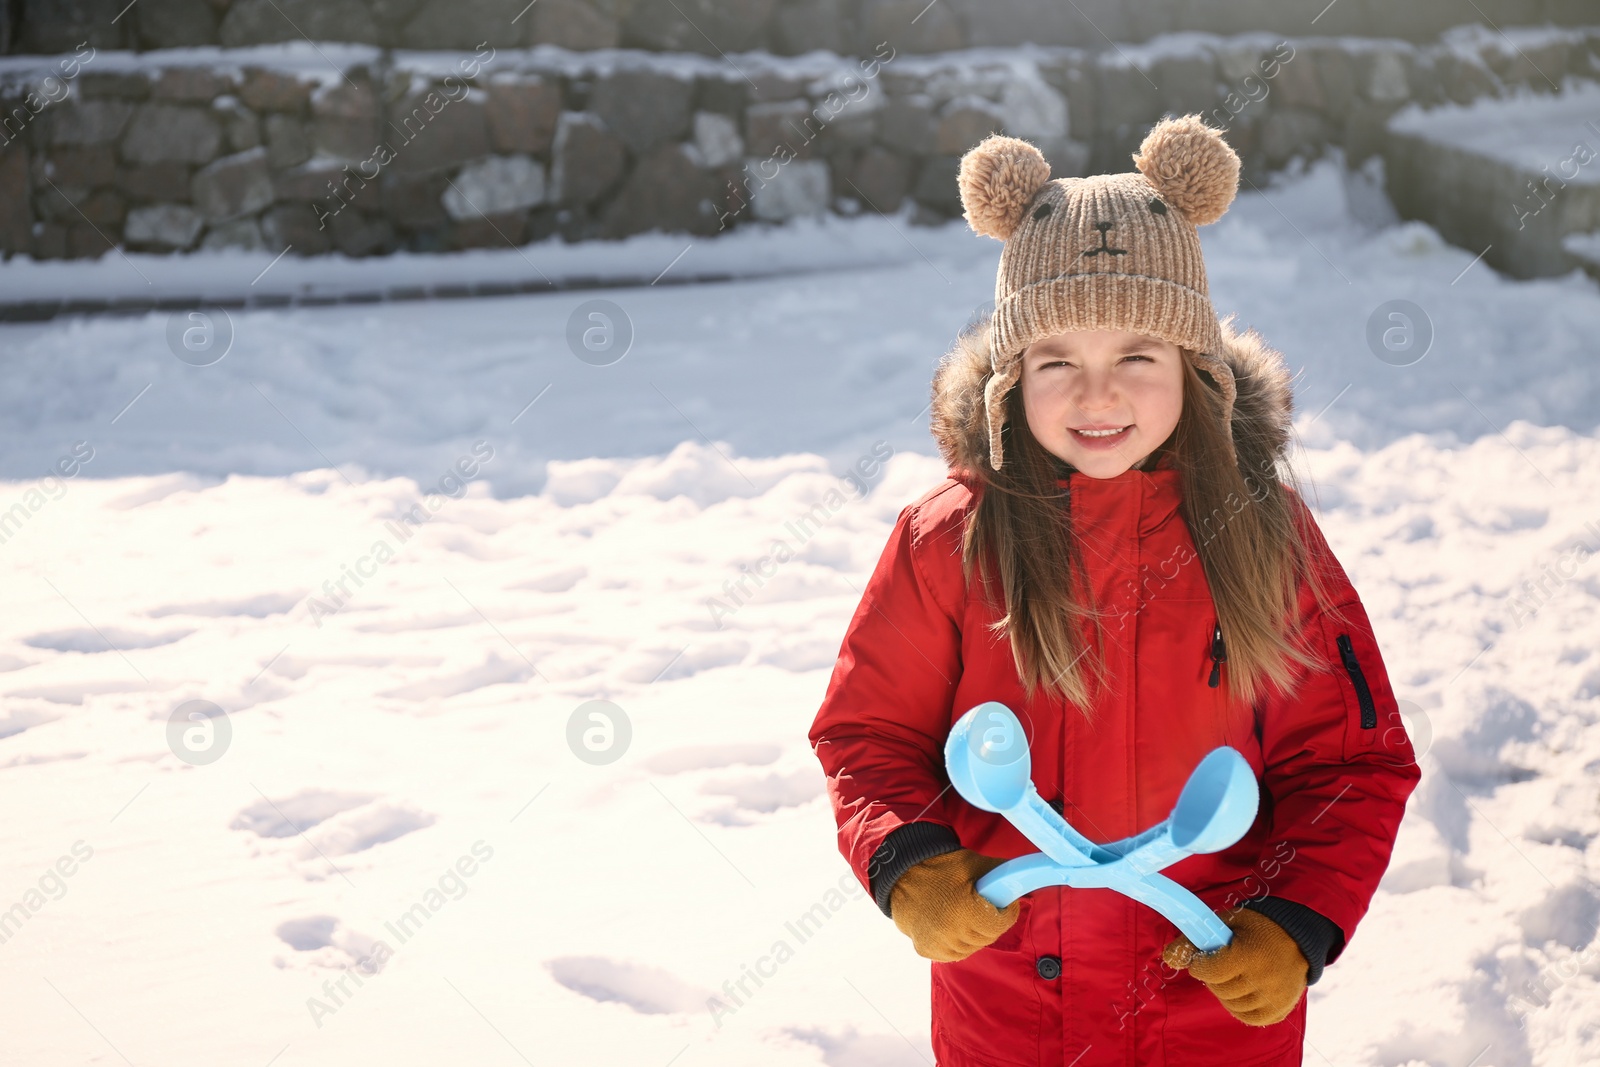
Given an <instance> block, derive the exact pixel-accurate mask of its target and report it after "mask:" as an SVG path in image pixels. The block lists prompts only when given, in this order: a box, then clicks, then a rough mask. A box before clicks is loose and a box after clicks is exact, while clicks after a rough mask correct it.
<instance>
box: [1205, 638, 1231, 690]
mask: <svg viewBox="0 0 1600 1067" xmlns="http://www.w3.org/2000/svg"><path fill="white" fill-rule="evenodd" d="M1227 658H1228V648H1227V646H1226V645H1224V644H1223V643H1222V623H1220V622H1219V623H1217V624H1216V628H1215V629H1214V630H1212V631H1211V677H1210V678H1208V679H1206V684H1207V685H1209V686H1210V687H1211V688H1213V689H1215V688H1216V687H1217V686H1218V685H1219V684H1220V683H1221V682H1222V664H1223V662H1224V661H1225V660H1226V659H1227Z"/></svg>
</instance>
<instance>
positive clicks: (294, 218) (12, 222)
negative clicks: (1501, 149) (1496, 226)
mask: <svg viewBox="0 0 1600 1067" xmlns="http://www.w3.org/2000/svg"><path fill="white" fill-rule="evenodd" d="M143 2H144V0H141V6H142V4H143ZM547 2H548V0H540V3H541V5H542V4H544V3H547ZM1511 33H1512V41H1510V42H1508V40H1507V39H1506V38H1504V37H1502V36H1501V35H1499V34H1496V33H1493V32H1490V31H1487V30H1482V29H1478V28H1475V27H1469V28H1462V29H1458V30H1455V31H1451V32H1450V33H1448V34H1446V35H1445V36H1444V37H1443V38H1442V39H1440V40H1438V41H1435V42H1432V43H1429V44H1426V45H1411V44H1407V43H1405V42H1402V41H1399V40H1370V39H1358V38H1333V37H1318V38H1278V37H1273V36H1271V35H1261V34H1254V35H1245V36H1239V37H1216V36H1212V35H1203V34H1184V35H1175V36H1170V37H1166V38H1159V39H1157V40H1155V41H1152V42H1148V43H1147V44H1144V45H1137V46H1135V45H1129V46H1122V47H1117V48H1108V49H1105V50H1102V51H1095V52H1091V51H1085V50H1081V49H1073V48H1028V49H977V50H965V51H960V52H953V53H945V54H939V55H932V56H922V55H912V54H908V53H903V52H900V51H898V50H896V49H895V48H894V47H893V46H892V45H890V44H888V43H887V42H880V43H879V44H878V45H877V46H875V48H874V49H871V50H868V52H867V54H865V55H864V56H863V57H861V58H841V57H838V56H834V55H829V54H824V53H812V54H809V55H806V56H799V57H774V56H761V55H746V54H741V55H738V56H734V57H731V58H727V59H724V58H715V59H714V58H711V57H703V56H698V55H672V56H667V55H654V54H650V53H645V52H637V51H616V50H612V51H596V52H573V51H569V50H564V49H556V48H551V47H548V46H544V47H540V48H536V49H520V50H514V51H508V50H502V49H496V48H494V47H493V46H484V47H480V48H478V49H476V50H474V51H459V52H429V53H413V52H395V51H386V50H381V49H378V48H374V47H369V46H353V45H345V46H340V45H331V44H324V45H316V46H312V45H310V44H309V43H307V42H302V43H301V44H299V45H284V46H271V47H261V48H255V49H216V48H209V49H206V48H202V49H185V50H181V51H168V52H155V53H147V54H133V53H127V52H107V51H102V50H97V49H96V48H95V47H94V46H92V45H85V46H83V47H80V48H78V49H76V50H74V51H70V52H67V53H65V54H63V55H58V56H52V57H12V58H9V59H5V60H0V108H3V111H0V250H3V251H4V252H5V253H6V254H7V255H15V254H27V255H31V256H34V257H36V258H42V259H53V258H63V257H74V258H75V257H90V256H99V255H102V254H104V253H105V252H106V251H107V250H108V249H110V248H111V247H113V246H118V247H121V248H125V249H132V250H143V251H182V250H189V249H195V248H226V247H242V248H256V249H266V250H268V251H273V252H276V251H278V250H282V249H285V248H289V249H291V251H292V254H295V255H314V254H319V253H325V252H329V251H339V252H342V253H345V254H347V255H351V256H362V255H374V254H384V253H388V252H393V251H397V250H412V251H419V252H427V251H440V250H451V249H461V248H472V247H505V246H507V245H508V244H509V245H521V244H524V243H526V242H528V241H532V240H537V239H540V238H544V237H548V236H551V235H560V236H561V237H564V238H566V239H570V240H578V239H585V238H594V237H599V238H614V237H622V236H626V235H628V234H632V233H638V232H642V231H646V230H651V229H662V230H667V231H675V232H683V233H690V234H703V235H710V234H715V233H717V232H719V231H721V230H724V229H726V228H728V227H730V226H742V225H749V224H752V223H757V222H766V221H779V220H784V219H789V218H793V217H796V216H801V215H809V214H815V213H819V212H824V211H835V212H840V213H845V214H849V213H853V212H858V211H881V212H895V211H897V210H900V209H902V208H903V207H908V210H910V211H911V213H912V216H913V221H920V220H938V219H941V218H945V217H949V216H953V215H956V214H958V213H959V205H958V203H957V199H956V184H955V172H956V165H957V161H958V159H959V157H960V155H961V153H962V152H964V151H965V150H966V149H967V148H969V147H970V146H971V145H973V144H974V143H976V142H977V141H978V140H980V139H981V138H982V137H983V136H984V135H986V134H988V133H989V132H991V131H1003V132H1009V133H1013V134H1015V135H1018V136H1022V137H1027V138H1029V139H1030V140H1033V141H1034V142H1035V143H1037V144H1039V145H1040V146H1041V147H1042V148H1043V149H1044V151H1045V153H1046V156H1047V158H1049V159H1050V160H1051V161H1052V163H1053V164H1054V165H1055V167H1056V171H1057V174H1058V176H1059V175H1066V174H1079V173H1089V172H1098V171H1103V170H1126V169H1129V167H1130V166H1131V164H1130V161H1129V155H1130V153H1131V152H1132V151H1133V149H1134V148H1135V147H1136V146H1137V144H1138V142H1139V140H1140V139H1141V138H1142V136H1143V134H1144V132H1145V130H1147V129H1148V127H1149V126H1150V124H1151V123H1153V122H1154V121H1155V120H1156V119H1158V118H1159V117H1160V116H1161V115H1162V114H1164V113H1183V112H1188V111H1199V112H1202V113H1203V114H1205V115H1206V117H1207V118H1208V119H1209V120H1210V121H1211V122H1212V123H1213V124H1214V125H1217V126H1220V127H1225V128H1227V130H1228V138H1229V140H1230V142H1231V143H1232V144H1234V146H1235V147H1236V148H1237V149H1238V150H1239V152H1240V153H1241V155H1242V156H1243V157H1244V159H1245V162H1246V168H1247V169H1246V172H1245V175H1246V178H1247V179H1249V180H1251V181H1257V182H1259V181H1260V180H1261V177H1262V176H1263V175H1264V174H1265V173H1267V172H1268V171H1270V170H1272V169H1275V168H1278V167H1281V166H1283V165H1284V164H1285V163H1286V162H1288V161H1289V160H1290V159H1291V158H1293V157H1295V156H1297V155H1298V156H1306V157H1310V156H1315V155H1317V154H1319V153H1320V152H1322V151H1324V150H1325V149H1326V148H1327V146H1329V145H1332V144H1338V145H1342V146H1344V148H1345V151H1346V153H1347V156H1348V157H1349V159H1350V161H1351V162H1358V161H1360V160H1361V159H1363V158H1365V157H1366V156H1368V155H1371V154H1372V153H1373V152H1375V151H1377V150H1379V149H1380V148H1381V146H1382V138H1383V136H1384V123H1385V121H1386V120H1387V119H1388V117H1389V116H1390V115H1391V114H1393V112H1394V111H1395V110H1396V109H1398V108H1400V107H1401V106H1403V105H1404V104H1406V103H1408V102H1412V101H1416V102H1419V103H1422V104H1424V105H1427V104H1434V103H1440V102H1444V101H1455V102H1466V101H1470V100H1473V99H1477V98H1479V97H1484V96H1498V95H1503V94H1505V93H1507V92H1510V91H1512V90H1513V89H1518V88H1520V87H1529V88H1531V89H1533V90H1535V91H1543V92H1551V91H1553V90H1554V85H1555V83H1558V82H1560V81H1561V80H1562V79H1563V78H1565V77H1580V78H1594V77H1595V76H1596V74H1597V72H1600V27H1595V28H1589V29H1581V28H1580V29H1572V30H1563V29H1557V28H1545V29H1542V30H1520V31H1511Z"/></svg>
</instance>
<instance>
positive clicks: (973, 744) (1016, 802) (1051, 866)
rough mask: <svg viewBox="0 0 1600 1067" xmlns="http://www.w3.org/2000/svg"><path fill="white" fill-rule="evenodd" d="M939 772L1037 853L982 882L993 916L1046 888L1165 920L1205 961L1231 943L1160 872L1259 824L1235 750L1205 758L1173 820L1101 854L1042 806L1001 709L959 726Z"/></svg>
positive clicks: (984, 707)
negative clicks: (1089, 893)
mask: <svg viewBox="0 0 1600 1067" xmlns="http://www.w3.org/2000/svg"><path fill="white" fill-rule="evenodd" d="M944 762H945V768H946V769H947V770H948V771H949V773H950V782H951V784H952V785H954V786H955V787H956V792H958V793H960V794H961V795H962V796H963V797H965V798H966V800H967V802H968V803H969V804H971V805H973V806H974V807H977V808H982V809H983V810H984V811H992V812H995V813H997V814H1000V815H1004V816H1005V817H1006V819H1007V820H1009V821H1010V822H1011V824H1012V825H1013V826H1015V827H1016V828H1017V829H1018V830H1020V831H1022V834H1023V836H1025V837H1026V838H1027V839H1028V840H1029V841H1032V842H1033V843H1034V844H1035V845H1038V846H1039V851H1038V852H1036V853H1034V854H1032V855H1030V856H1021V857H1019V858H1017V859H1014V860H1007V861H1006V862H1005V863H1002V864H1000V866H998V867H996V868H995V869H994V870H992V871H990V872H989V873H988V874H986V875H984V876H983V877H982V878H980V879H978V884H977V890H978V893H979V894H980V895H981V896H982V897H983V898H984V899H985V900H987V901H988V902H989V903H991V904H993V905H994V906H995V907H997V908H1003V907H1005V906H1006V905H1008V904H1010V903H1011V902H1012V901H1013V900H1016V899H1017V898H1018V897H1020V896H1022V895H1023V894H1025V893H1031V892H1033V891H1034V890H1035V889H1042V888H1044V887H1045V886H1049V885H1065V886H1072V887H1074V888H1078V889H1091V888H1092V889H1115V890H1116V891H1117V892H1119V893H1122V894H1123V895H1125V896H1129V897H1132V898H1133V899H1134V900H1137V901H1139V902H1140V903H1141V904H1147V905H1149V906H1150V907H1152V908H1154V909H1155V910H1156V911H1159V912H1160V913H1161V914H1162V915H1165V916H1166V917H1167V918H1168V919H1171V920H1172V922H1173V925H1175V926H1177V928H1178V929H1179V930H1181V931H1183V933H1184V934H1185V936H1187V937H1188V938H1189V940H1190V941H1192V942H1194V946H1195V948H1197V949H1199V950H1200V951H1202V952H1211V951H1213V950H1215V949H1219V948H1221V947H1222V946H1223V945H1226V944H1227V943H1228V942H1229V941H1230V940H1231V939H1232V936H1233V934H1232V931H1230V930H1229V929H1228V927H1227V925H1226V924H1225V923H1223V921H1222V920H1221V919H1219V918H1218V917H1217V915H1216V913H1215V912H1213V911H1212V910H1211V909H1210V908H1209V907H1208V906H1207V905H1206V904H1205V903H1204V902H1203V901H1201V899H1200V898H1199V897H1197V896H1195V895H1194V894H1193V893H1191V892H1190V891H1189V890H1187V889H1185V888H1184V887H1183V886H1181V885H1179V884H1178V883H1177V882H1174V881H1173V880H1172V879H1170V878H1168V877H1167V876H1166V875H1164V874H1161V873H1159V872H1160V871H1161V869H1162V868H1164V867H1169V866H1171V865H1172V864H1174V863H1176V862H1178V861H1179V860H1181V859H1183V858H1184V857H1185V856H1191V855H1194V854H1196V853H1204V852H1218V851H1221V850H1222V849H1225V848H1227V847H1228V846H1229V845H1231V844H1233V843H1234V842H1235V841H1238V840H1239V838H1241V837H1243V836H1244V835H1245V832H1246V831H1247V830H1249V829H1250V824H1251V823H1253V822H1255V819H1256V806H1257V804H1258V803H1259V802H1260V787H1259V786H1258V784H1257V783H1256V776H1255V773H1254V772H1253V771H1251V769H1250V764H1249V763H1247V762H1246V761H1245V758H1244V756H1242V755H1240V754H1239V752H1238V750H1237V749H1233V748H1229V747H1228V746H1226V745H1224V746H1222V747H1221V748H1215V749H1212V750H1211V751H1210V752H1209V753H1207V754H1206V757H1205V758H1204V759H1202V760H1201V761H1200V763H1199V765H1198V766H1196V767H1195V769H1194V771H1193V773H1191V774H1190V775H1189V781H1188V782H1187V783H1186V784H1185V785H1184V787H1183V792H1182V793H1180V794H1179V795H1178V803H1177V804H1176V805H1175V806H1174V807H1173V809H1172V815H1171V816H1170V817H1168V818H1166V819H1164V820H1162V821H1161V822H1160V823H1158V824H1157V825H1155V826H1152V827H1151V828H1150V829H1148V830H1146V831H1144V832H1143V833H1140V834H1135V835H1134V836H1132V837H1125V838H1123V839H1122V840H1121V841H1114V842H1112V843H1110V844H1104V845H1101V844H1096V843H1095V842H1093V841H1090V840H1089V839H1088V838H1087V837H1084V836H1083V835H1082V834H1080V833H1079V832H1078V831H1077V830H1075V829H1073V827H1072V825H1071V824H1070V823H1068V822H1067V821H1066V819H1064V818H1062V817H1061V816H1060V815H1057V814H1056V811H1055V809H1054V808H1052V807H1051V806H1050V805H1049V804H1046V803H1045V802H1044V798H1042V797H1040V796H1039V792H1038V790H1037V789H1035V788H1034V786H1033V778H1032V773H1031V772H1032V760H1031V759H1030V757H1029V754H1028V739H1027V736H1026V735H1025V734H1024V733H1023V732H1022V723H1021V722H1019V721H1018V720H1017V717H1016V715H1015V714H1013V713H1012V711H1011V709H1010V708H1008V707H1006V706H1005V705H1004V704H1001V703H999V702H997V701H992V700H991V701H989V702H988V703H985V704H979V705H978V706H977V707H975V708H973V709H972V710H971V711H969V712H967V713H966V714H965V715H963V716H961V718H960V719H959V720H957V722H956V724H955V726H954V727H953V728H952V729H951V730H950V736H949V738H948V739H947V740H946V741H945V745H944Z"/></svg>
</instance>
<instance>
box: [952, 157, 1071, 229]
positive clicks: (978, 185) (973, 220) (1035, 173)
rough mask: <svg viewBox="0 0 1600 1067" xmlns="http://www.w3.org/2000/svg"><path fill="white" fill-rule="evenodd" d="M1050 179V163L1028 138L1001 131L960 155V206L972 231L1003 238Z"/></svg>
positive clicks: (1016, 223)
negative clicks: (1003, 134)
mask: <svg viewBox="0 0 1600 1067" xmlns="http://www.w3.org/2000/svg"><path fill="white" fill-rule="evenodd" d="M1049 180H1050V164H1048V163H1046V162H1045V159H1044V155H1043V154H1042V153H1040V151H1039V150H1038V149H1037V148H1035V147H1033V145H1031V144H1029V143H1028V142H1027V141H1023V140H1019V139H1018V138H1016V137H1002V136H999V135H998V134H995V135H991V136H989V137H986V138H984V139H983V141H981V142H980V143H979V144H978V146H977V147H976V148H974V149H972V150H971V151H970V152H968V153H967V154H966V155H964V156H962V157H961V173H960V174H959V175H958V176H957V179H956V181H957V182H958V183H959V184H960V186H961V206H962V208H964V209H965V211H966V215H967V223H968V224H969V225H970V226H971V227H972V229H973V231H974V232H976V233H980V234H982V235H983V236H985V237H995V238H998V239H1000V240H1002V241H1004V240H1005V239H1006V238H1008V237H1010V236H1011V235H1012V233H1013V232H1015V231H1016V228H1017V226H1018V225H1020V224H1021V222H1022V213H1023V212H1024V211H1026V210H1027V207H1028V201H1030V200H1032V199H1033V196H1034V194H1035V193H1037V192H1038V191H1039V189H1040V187H1041V186H1043V185H1044V183H1045V182H1047V181H1049Z"/></svg>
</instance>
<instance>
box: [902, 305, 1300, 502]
mask: <svg viewBox="0 0 1600 1067" xmlns="http://www.w3.org/2000/svg"><path fill="white" fill-rule="evenodd" d="M1218 325H1219V326H1220V327H1221V329H1222V339H1223V342H1224V344H1223V350H1222V352H1221V353H1219V354H1220V355H1221V357H1222V359H1223V360H1224V361H1225V362H1226V363H1227V364H1228V366H1229V367H1230V368H1232V370H1233V378H1234V382H1235V384H1236V386H1237V388H1238V398H1237V399H1236V400H1235V401H1234V407H1233V442H1234V448H1235V450H1236V451H1237V452H1238V456H1239V468H1240V469H1241V470H1244V471H1251V470H1266V469H1270V467H1269V466H1267V465H1268V464H1273V463H1276V461H1278V460H1279V459H1282V458H1283V457H1284V455H1285V454H1286V453H1287V452H1288V447H1289V430H1290V426H1291V424H1292V422H1293V419H1294V390H1293V389H1292V388H1291V387H1290V374H1289V369H1288V367H1287V366H1286V365H1285V364H1284V360H1283V355H1282V354H1281V353H1279V352H1278V351H1276V350H1275V349H1272V348H1270V347H1268V346H1267V343H1266V341H1265V340H1264V339H1263V338H1262V337H1261V335H1260V334H1259V333H1257V332H1256V331H1255V330H1253V329H1252V330H1246V331H1244V332H1243V333H1238V332H1235V330H1234V329H1233V316H1232V315H1229V316H1228V317H1227V318H1224V319H1222V320H1220V321H1219V323H1218ZM985 333H986V331H975V332H974V334H973V335H969V336H963V337H962V338H961V339H960V340H958V341H957V342H956V344H955V346H954V347H953V348H952V349H951V350H950V351H949V352H948V353H947V354H946V355H945V357H944V359H943V360H942V361H941V362H940V364H939V369H938V372H937V373H936V374H935V375H934V378H933V407H932V417H931V423H932V426H931V429H932V432H933V438H934V441H935V442H937V443H938V445H939V451H940V453H941V454H942V455H943V456H944V460H945V464H946V465H947V466H948V467H949V468H950V469H951V471H953V472H954V471H975V470H978V469H980V465H987V463H988V461H989V430H988V423H987V421H986V419H985V414H984V404H983V387H984V383H985V381H986V380H987V378H988V375H989V353H988V351H987V349H986V346H984V345H981V344H978V343H975V338H976V337H978V336H983V335H984V334H985ZM1200 377H1201V380H1202V381H1206V382H1207V383H1208V384H1210V381H1209V375H1207V374H1206V373H1205V372H1204V371H1202V372H1201V375H1200ZM1018 387H1019V388H1020V385H1019V386H1018ZM983 469H987V468H986V466H985V467H984V468H983Z"/></svg>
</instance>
